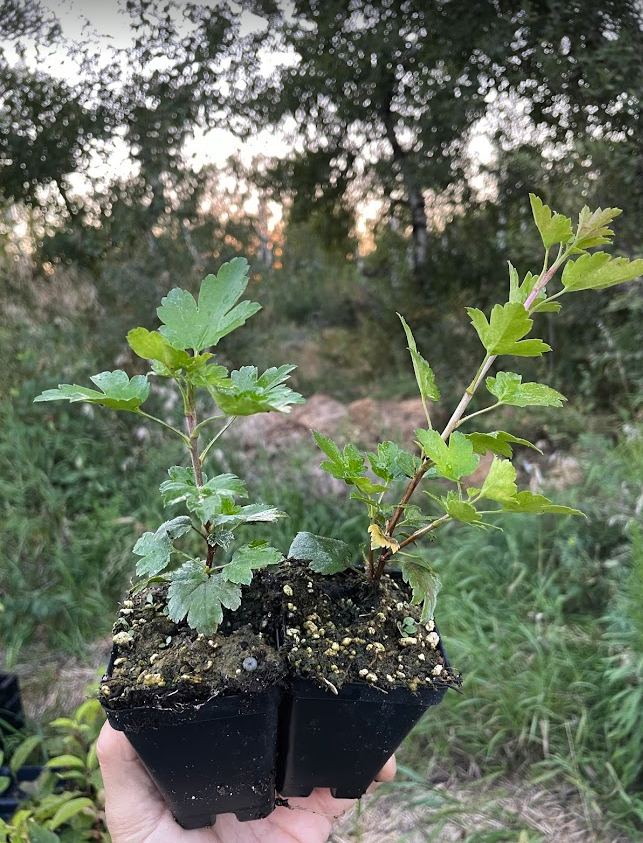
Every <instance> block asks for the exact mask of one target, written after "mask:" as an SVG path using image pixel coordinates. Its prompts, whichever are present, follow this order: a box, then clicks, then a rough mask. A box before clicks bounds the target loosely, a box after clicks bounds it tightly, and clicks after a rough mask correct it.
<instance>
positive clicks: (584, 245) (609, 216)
mask: <svg viewBox="0 0 643 843" xmlns="http://www.w3.org/2000/svg"><path fill="white" fill-rule="evenodd" d="M621 213H622V211H621V209H620V208H605V210H603V209H602V208H597V209H596V210H595V211H594V212H592V211H590V209H589V208H588V207H587V205H585V207H584V208H583V210H582V211H581V212H580V214H579V215H578V228H577V229H576V237H575V238H574V251H576V250H579V251H580V250H584V249H591V248H593V247H594V246H603V245H604V244H605V243H611V241H612V237H613V235H614V232H613V231H612V229H611V228H609V226H610V224H611V222H612V220H614V218H615V217H618V216H619V214H621Z"/></svg>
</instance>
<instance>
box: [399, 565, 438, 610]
mask: <svg viewBox="0 0 643 843" xmlns="http://www.w3.org/2000/svg"><path fill="white" fill-rule="evenodd" d="M400 570H401V571H402V577H403V579H404V581H405V582H407V583H408V584H409V585H410V586H411V589H412V591H413V597H412V600H411V602H412V603H416V604H419V603H421V604H422V614H421V616H420V622H421V623H428V622H429V621H430V620H431V618H432V617H433V615H434V613H435V604H436V601H437V598H438V593H439V591H440V587H441V582H440V578H439V577H438V575H437V574H436V573H435V571H434V570H433V568H432V567H431V566H430V565H429V563H428V562H425V561H424V559H421V558H420V557H419V556H413V557H408V556H405V558H404V559H401V560H400Z"/></svg>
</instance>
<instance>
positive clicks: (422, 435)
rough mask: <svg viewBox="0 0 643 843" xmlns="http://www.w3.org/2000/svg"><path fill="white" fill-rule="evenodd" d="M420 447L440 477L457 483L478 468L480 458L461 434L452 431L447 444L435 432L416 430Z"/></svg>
mask: <svg viewBox="0 0 643 843" xmlns="http://www.w3.org/2000/svg"><path fill="white" fill-rule="evenodd" d="M415 433H416V436H417V437H418V441H419V444H420V447H421V448H422V450H423V451H424V453H425V454H426V456H427V457H428V458H429V459H430V460H432V462H434V463H435V468H436V471H437V473H438V474H439V475H440V477H445V478H446V479H447V480H453V481H454V482H458V481H459V480H460V478H461V477H466V476H467V475H468V474H471V473H472V472H474V471H475V470H476V468H477V467H478V463H479V462H480V457H479V456H478V455H477V454H474V452H473V444H472V443H471V442H470V441H469V439H467V437H466V436H465V435H464V434H463V433H459V432H458V431H454V432H453V433H452V434H451V436H450V437H449V443H448V445H447V443H446V442H444V440H443V439H442V437H441V436H440V434H439V433H438V432H437V430H416V431H415Z"/></svg>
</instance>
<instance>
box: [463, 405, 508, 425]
mask: <svg viewBox="0 0 643 843" xmlns="http://www.w3.org/2000/svg"><path fill="white" fill-rule="evenodd" d="M503 403H504V402H503V401H497V402H496V403H495V404H492V405H491V406H490V407H483V408H482V410H476V411H475V413H469V415H468V416H463V417H462V418H461V419H460V421H459V422H458V424H457V427H460V425H461V424H464V423H465V422H467V421H469V419H472V418H473V417H474V416H481V415H482V414H483V413H490V412H491V410H497V409H498V407H501V406H502V404H503Z"/></svg>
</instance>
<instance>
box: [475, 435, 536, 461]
mask: <svg viewBox="0 0 643 843" xmlns="http://www.w3.org/2000/svg"><path fill="white" fill-rule="evenodd" d="M465 436H466V437H467V439H469V440H470V441H471V442H472V444H473V450H474V451H475V452H476V454H486V453H487V451H491V452H492V453H494V454H499V455H500V456H501V457H509V458H511V457H512V456H513V449H512V447H511V445H523V446H524V447H525V448H531V449H532V450H534V451H538V453H539V454H542V451H541V450H540V448H537V447H536V446H535V445H533V444H532V443H531V442H528V441H527V440H526V439H520V438H519V437H518V436H514V435H513V434H512V433H507V432H506V431H504V430H494V431H493V432H492V433H465Z"/></svg>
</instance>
